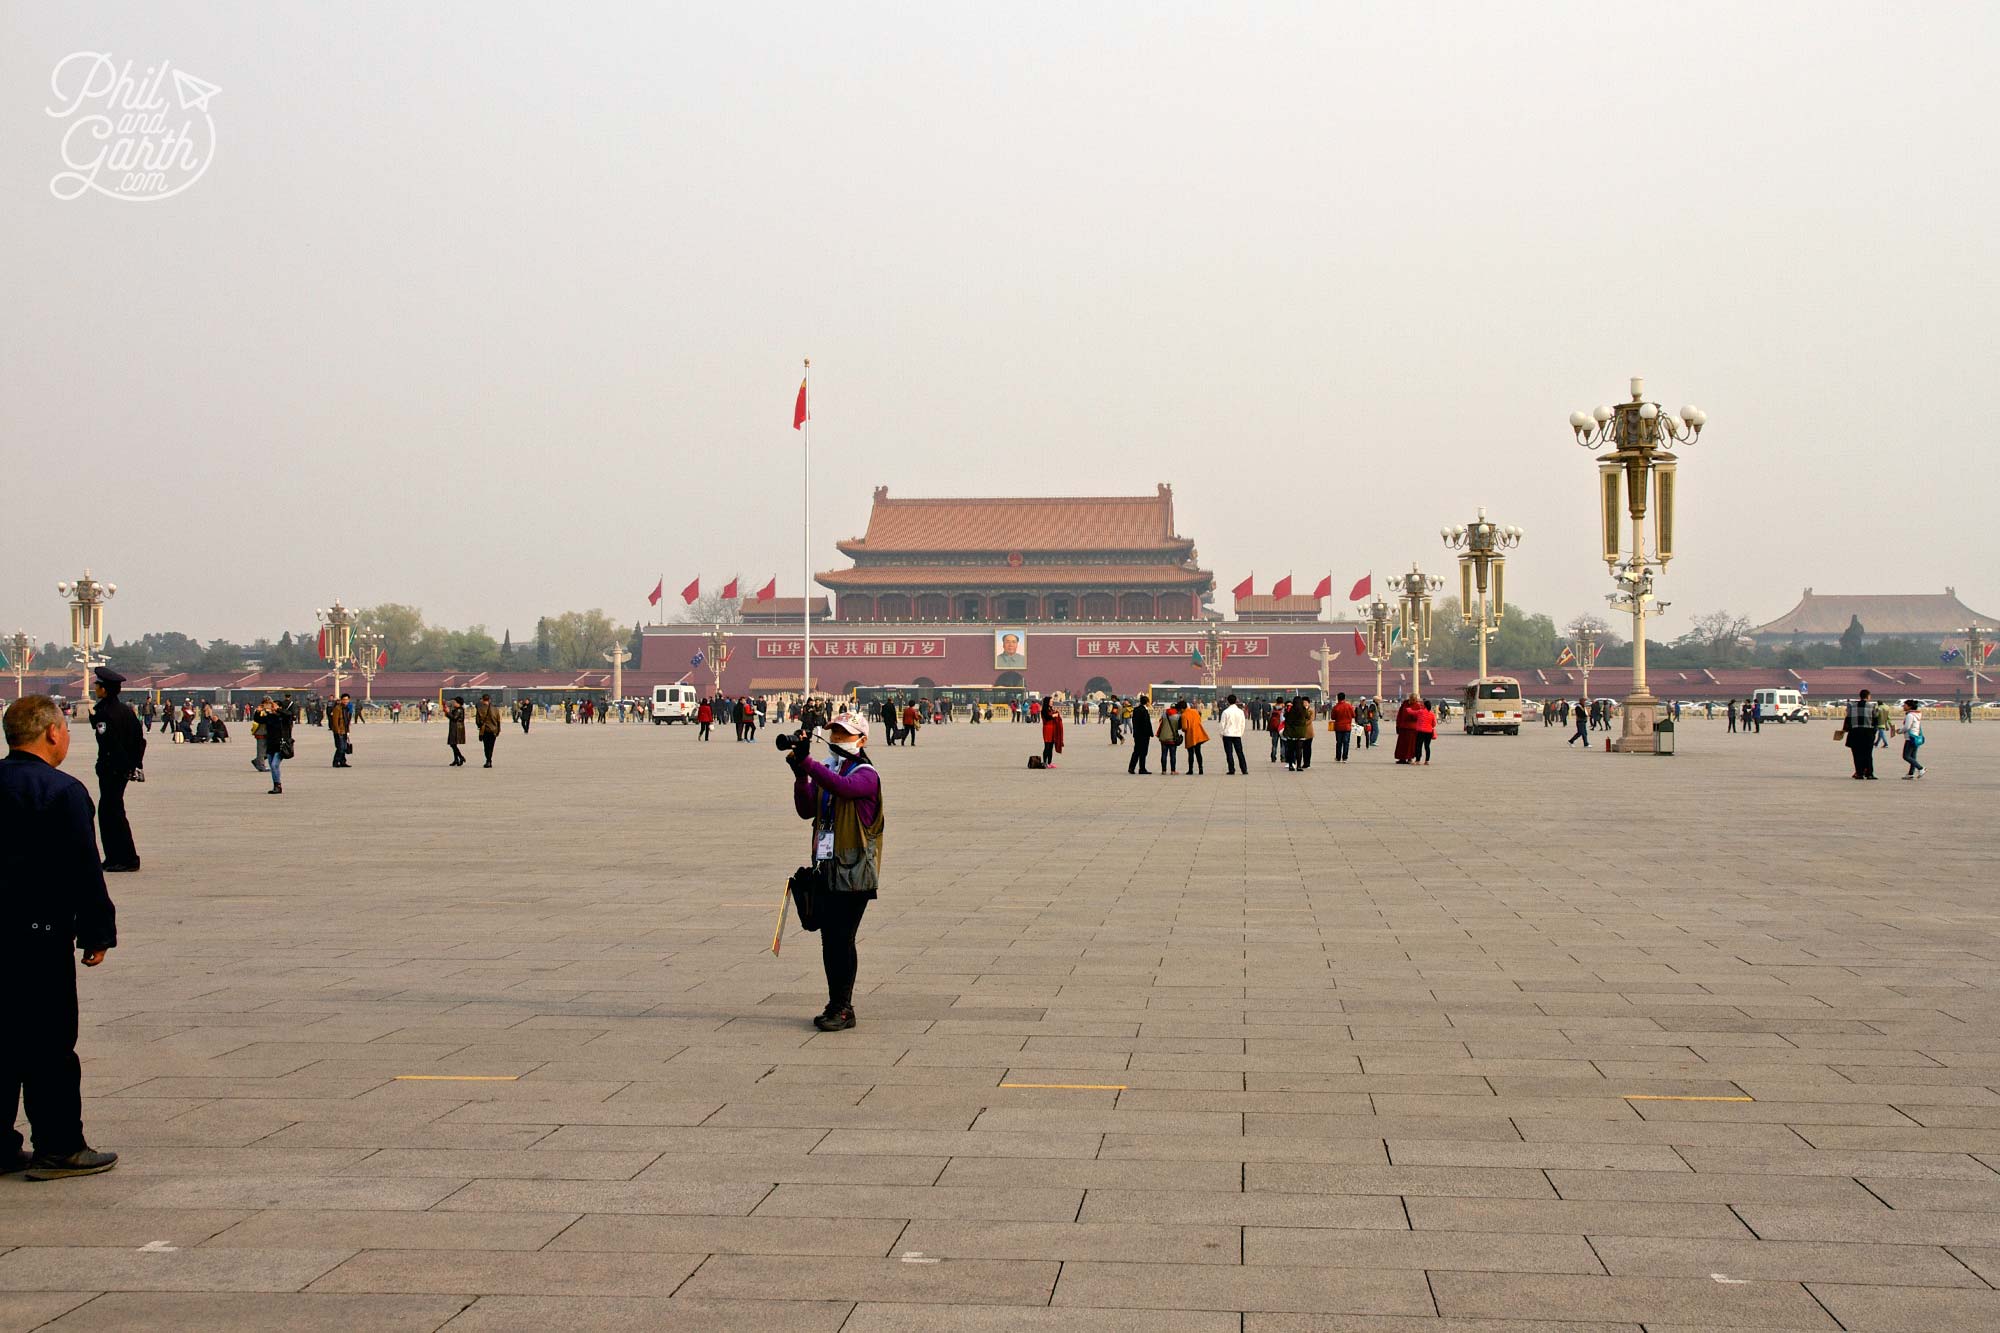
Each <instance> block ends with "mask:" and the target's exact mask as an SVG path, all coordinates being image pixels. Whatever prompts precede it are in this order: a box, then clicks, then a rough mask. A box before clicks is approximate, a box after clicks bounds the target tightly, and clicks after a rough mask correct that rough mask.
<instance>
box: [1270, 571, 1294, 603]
mask: <svg viewBox="0 0 2000 1333" xmlns="http://www.w3.org/2000/svg"><path fill="white" fill-rule="evenodd" d="M1291 595H1292V576H1291V575H1290V574H1287V575H1285V577H1283V578H1281V579H1279V580H1278V581H1277V582H1276V583H1273V584H1272V585H1271V596H1273V597H1290V596H1291Z"/></svg>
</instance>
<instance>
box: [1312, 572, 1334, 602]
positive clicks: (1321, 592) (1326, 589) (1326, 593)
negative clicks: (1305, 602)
mask: <svg viewBox="0 0 2000 1333" xmlns="http://www.w3.org/2000/svg"><path fill="white" fill-rule="evenodd" d="M1331 596H1333V575H1331V574H1328V575H1327V576H1326V577H1325V578H1323V579H1321V580H1320V581H1319V586H1318V587H1317V588H1314V589H1313V599H1314V600H1315V601H1317V600H1318V599H1320V598H1322V597H1331Z"/></svg>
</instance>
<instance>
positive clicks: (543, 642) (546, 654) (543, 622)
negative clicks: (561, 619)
mask: <svg viewBox="0 0 2000 1333" xmlns="http://www.w3.org/2000/svg"><path fill="white" fill-rule="evenodd" d="M553 654H554V649H553V648H552V647H551V646H550V644H549V618H548V617H547V616H543V617H542V618H541V619H540V620H537V621H536V622H535V666H536V667H538V668H539V669H541V670H543V671H547V670H548V669H549V663H550V662H551V661H553V660H554V658H553Z"/></svg>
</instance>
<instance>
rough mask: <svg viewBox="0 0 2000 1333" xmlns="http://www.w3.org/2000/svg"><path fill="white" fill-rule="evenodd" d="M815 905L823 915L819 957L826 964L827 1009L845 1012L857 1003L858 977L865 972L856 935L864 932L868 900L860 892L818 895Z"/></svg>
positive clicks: (815, 896) (821, 918)
mask: <svg viewBox="0 0 2000 1333" xmlns="http://www.w3.org/2000/svg"><path fill="white" fill-rule="evenodd" d="M813 906H814V909H815V910H816V911H817V912H818V914H819V956H820V960H821V962H823V963H824V964H825V965H826V1004H827V1008H829V1009H845V1008H848V1007H849V1006H851V1005H852V1004H853V1003H854V977H855V974H856V973H857V972H859V971H860V970H861V957H860V955H859V954H858V953H857V952H856V951H855V948H854V934H855V932H856V931H858V930H860V929H861V914H862V913H863V912H866V911H867V910H868V899H866V898H864V897H862V896H861V895H860V894H858V893H817V894H814V895H813Z"/></svg>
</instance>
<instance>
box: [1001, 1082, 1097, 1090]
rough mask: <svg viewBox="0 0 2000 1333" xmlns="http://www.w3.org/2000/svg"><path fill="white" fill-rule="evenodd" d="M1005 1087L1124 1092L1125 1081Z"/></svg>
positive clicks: (1026, 1084) (1013, 1086)
mask: <svg viewBox="0 0 2000 1333" xmlns="http://www.w3.org/2000/svg"><path fill="white" fill-rule="evenodd" d="M1000 1086H1001V1087H1003V1088H1070V1089H1072V1090H1074V1091H1078V1092H1123V1091H1125V1085H1124V1084H1123V1083H1002V1084H1001V1085H1000Z"/></svg>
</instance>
